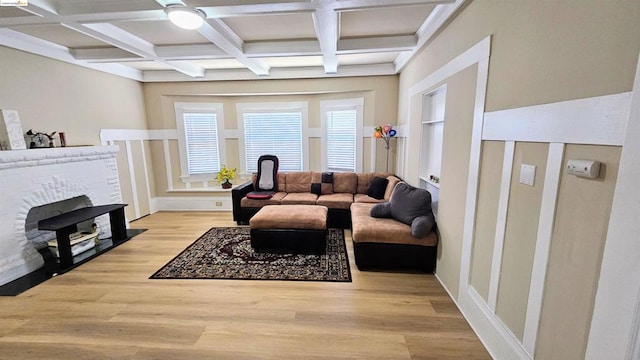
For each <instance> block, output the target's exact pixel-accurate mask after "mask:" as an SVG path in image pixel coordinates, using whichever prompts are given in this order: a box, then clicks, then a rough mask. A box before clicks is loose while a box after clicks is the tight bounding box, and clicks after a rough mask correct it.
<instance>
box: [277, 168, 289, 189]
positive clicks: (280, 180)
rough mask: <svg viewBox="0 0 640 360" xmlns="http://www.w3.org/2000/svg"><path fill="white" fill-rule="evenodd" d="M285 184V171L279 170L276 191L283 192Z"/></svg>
mask: <svg viewBox="0 0 640 360" xmlns="http://www.w3.org/2000/svg"><path fill="white" fill-rule="evenodd" d="M286 184H287V173H283V172H279V173H278V191H282V192H285V191H287V189H286Z"/></svg>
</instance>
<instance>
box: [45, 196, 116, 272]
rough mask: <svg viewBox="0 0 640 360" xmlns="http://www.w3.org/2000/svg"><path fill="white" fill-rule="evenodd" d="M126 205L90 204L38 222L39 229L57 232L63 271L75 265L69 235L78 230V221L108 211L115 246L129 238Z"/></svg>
mask: <svg viewBox="0 0 640 360" xmlns="http://www.w3.org/2000/svg"><path fill="white" fill-rule="evenodd" d="M125 206H127V204H110V205H99V206H89V207H85V208H81V209H76V210H73V211H70V212H67V213H64V214H60V215H56V216H54V217H50V218H47V219H43V220H40V221H39V222H38V230H51V231H55V232H56V239H57V241H58V253H59V254H60V270H61V272H64V271H67V270H69V269H71V268H73V267H74V260H73V254H72V252H71V240H70V239H69V235H70V234H72V233H74V232H76V231H78V226H77V225H78V223H81V222H83V221H86V220H89V219H92V218H95V217H97V216H100V215H104V214H107V213H108V214H109V221H110V223H111V240H112V243H113V246H116V245H117V244H119V243H121V242H124V241H126V240H127V239H128V238H127V227H126V223H125V218H124V207H125ZM106 250H107V249H104V250H103V251H100V252H99V253H101V252H104V251H106ZM99 253H96V254H95V255H94V256H97V255H98V254H99ZM75 265H79V264H75Z"/></svg>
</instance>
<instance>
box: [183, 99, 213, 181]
mask: <svg viewBox="0 0 640 360" xmlns="http://www.w3.org/2000/svg"><path fill="white" fill-rule="evenodd" d="M183 117H184V134H185V141H186V150H187V171H188V172H189V175H195V174H212V173H216V172H218V171H220V152H219V148H218V124H217V116H216V114H213V113H191V112H189V113H187V112H185V113H183Z"/></svg>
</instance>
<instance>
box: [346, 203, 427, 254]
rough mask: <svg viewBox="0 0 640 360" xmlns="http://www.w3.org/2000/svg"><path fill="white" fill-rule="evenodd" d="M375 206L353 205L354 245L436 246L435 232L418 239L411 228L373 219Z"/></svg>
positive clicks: (352, 232) (392, 221)
mask: <svg viewBox="0 0 640 360" xmlns="http://www.w3.org/2000/svg"><path fill="white" fill-rule="evenodd" d="M374 206H376V205H375V204H366V203H353V204H352V205H351V223H352V230H351V237H352V238H353V242H354V243H388V244H410V245H421V246H436V245H437V243H438V235H437V234H436V232H435V231H432V232H430V233H429V234H428V235H427V236H424V237H421V238H417V237H415V236H413V235H411V226H409V225H406V224H403V223H401V222H399V221H397V220H395V219H393V218H372V217H371V216H370V215H369V214H370V213H371V208H373V207H374Z"/></svg>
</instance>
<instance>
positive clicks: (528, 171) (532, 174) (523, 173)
mask: <svg viewBox="0 0 640 360" xmlns="http://www.w3.org/2000/svg"><path fill="white" fill-rule="evenodd" d="M535 178H536V167H535V166H534V165H526V164H521V165H520V184H525V185H529V186H533V180H534V179H535Z"/></svg>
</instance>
